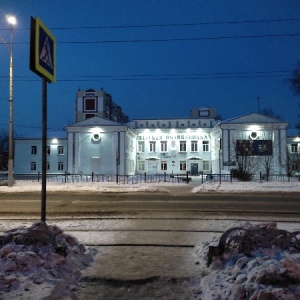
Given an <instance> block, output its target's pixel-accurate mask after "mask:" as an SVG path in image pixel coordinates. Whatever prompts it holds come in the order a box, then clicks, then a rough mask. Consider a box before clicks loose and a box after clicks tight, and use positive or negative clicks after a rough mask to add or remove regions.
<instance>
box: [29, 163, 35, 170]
mask: <svg viewBox="0 0 300 300" xmlns="http://www.w3.org/2000/svg"><path fill="white" fill-rule="evenodd" d="M30 170H31V171H36V162H35V161H32V162H31V163H30Z"/></svg>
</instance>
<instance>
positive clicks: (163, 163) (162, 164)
mask: <svg viewBox="0 0 300 300" xmlns="http://www.w3.org/2000/svg"><path fill="white" fill-rule="evenodd" d="M160 169H161V170H162V171H167V162H166V161H162V162H161V164H160Z"/></svg>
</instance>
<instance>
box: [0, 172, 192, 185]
mask: <svg viewBox="0 0 300 300" xmlns="http://www.w3.org/2000/svg"><path fill="white" fill-rule="evenodd" d="M6 178H7V176H6ZM6 178H4V180H5V179H6ZM14 178H15V180H30V181H37V182H41V181H42V174H41V173H37V174H14ZM46 178H47V182H60V183H78V182H106V183H109V182H112V183H117V184H139V183H159V182H168V183H180V182H184V181H186V175H185V174H182V175H178V176H170V174H167V173H164V174H147V173H144V174H140V175H106V174H95V173H92V174H70V173H65V174H61V173H60V174H47V175H46ZM2 180H3V178H2Z"/></svg>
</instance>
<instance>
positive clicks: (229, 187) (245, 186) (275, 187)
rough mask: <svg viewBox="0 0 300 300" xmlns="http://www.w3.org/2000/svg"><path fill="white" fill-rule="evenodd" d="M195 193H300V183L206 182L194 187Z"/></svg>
mask: <svg viewBox="0 0 300 300" xmlns="http://www.w3.org/2000/svg"><path fill="white" fill-rule="evenodd" d="M192 192H193V193H200V192H220V193H224V192H225V193H226V192H232V193H244V192H253V193H258V192H298V193H299V192H300V182H222V183H221V184H220V183H219V182H206V183H203V184H202V185H199V186H197V187H194V188H193V190H192Z"/></svg>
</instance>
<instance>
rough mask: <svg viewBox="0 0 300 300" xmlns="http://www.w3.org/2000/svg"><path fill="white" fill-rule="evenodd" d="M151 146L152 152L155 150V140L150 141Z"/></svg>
mask: <svg viewBox="0 0 300 300" xmlns="http://www.w3.org/2000/svg"><path fill="white" fill-rule="evenodd" d="M149 146H150V152H155V142H150V143H149Z"/></svg>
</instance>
